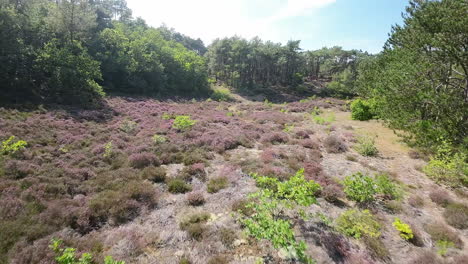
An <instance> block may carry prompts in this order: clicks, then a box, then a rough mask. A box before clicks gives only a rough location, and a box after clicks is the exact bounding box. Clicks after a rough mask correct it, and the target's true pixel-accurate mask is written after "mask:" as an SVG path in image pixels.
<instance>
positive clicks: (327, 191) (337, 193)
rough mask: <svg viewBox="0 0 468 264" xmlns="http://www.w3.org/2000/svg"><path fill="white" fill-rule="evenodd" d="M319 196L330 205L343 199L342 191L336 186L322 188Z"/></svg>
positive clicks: (330, 185)
mask: <svg viewBox="0 0 468 264" xmlns="http://www.w3.org/2000/svg"><path fill="white" fill-rule="evenodd" d="M320 195H321V196H322V197H323V198H324V199H325V200H326V201H328V202H330V203H336V202H338V201H339V200H340V199H341V198H343V197H344V194H343V190H342V189H341V188H340V186H339V185H337V184H329V185H325V186H323V189H322V190H321V191H320Z"/></svg>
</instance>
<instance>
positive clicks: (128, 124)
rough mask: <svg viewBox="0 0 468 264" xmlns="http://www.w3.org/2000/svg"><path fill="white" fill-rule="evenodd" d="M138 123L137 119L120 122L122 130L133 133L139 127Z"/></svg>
mask: <svg viewBox="0 0 468 264" xmlns="http://www.w3.org/2000/svg"><path fill="white" fill-rule="evenodd" d="M137 126H138V124H137V123H136V122H135V121H132V120H129V119H125V120H124V121H123V122H122V123H121V124H120V130H121V131H123V132H125V133H127V134H131V133H133V132H134V131H135V129H136V128H137Z"/></svg>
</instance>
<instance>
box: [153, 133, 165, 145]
mask: <svg viewBox="0 0 468 264" xmlns="http://www.w3.org/2000/svg"><path fill="white" fill-rule="evenodd" d="M152 139H153V142H154V144H162V143H166V142H167V141H168V140H167V137H165V136H163V135H158V134H155V135H154V136H153V137H152Z"/></svg>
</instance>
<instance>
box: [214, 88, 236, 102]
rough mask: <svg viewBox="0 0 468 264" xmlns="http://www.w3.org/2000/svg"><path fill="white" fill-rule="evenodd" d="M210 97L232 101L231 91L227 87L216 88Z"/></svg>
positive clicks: (222, 100) (220, 100) (219, 100)
mask: <svg viewBox="0 0 468 264" xmlns="http://www.w3.org/2000/svg"><path fill="white" fill-rule="evenodd" d="M210 98H211V99H213V100H215V101H218V102H229V101H232V100H233V99H232V93H231V91H229V89H227V88H216V89H214V91H213V93H212V94H211V96H210Z"/></svg>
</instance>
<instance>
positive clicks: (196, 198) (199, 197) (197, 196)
mask: <svg viewBox="0 0 468 264" xmlns="http://www.w3.org/2000/svg"><path fill="white" fill-rule="evenodd" d="M187 202H188V204H189V205H192V206H199V205H202V204H204V203H205V197H204V196H203V193H202V192H199V191H198V192H190V193H188V194H187Z"/></svg>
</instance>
